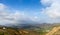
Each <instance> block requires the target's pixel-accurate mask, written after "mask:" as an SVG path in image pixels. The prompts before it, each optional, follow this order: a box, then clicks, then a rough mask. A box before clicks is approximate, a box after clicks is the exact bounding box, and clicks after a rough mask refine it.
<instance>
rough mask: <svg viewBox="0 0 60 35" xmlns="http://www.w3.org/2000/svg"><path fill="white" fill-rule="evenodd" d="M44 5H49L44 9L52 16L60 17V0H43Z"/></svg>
mask: <svg viewBox="0 0 60 35" xmlns="http://www.w3.org/2000/svg"><path fill="white" fill-rule="evenodd" d="M41 3H42V4H43V5H45V6H46V5H47V7H46V8H44V9H43V11H44V13H45V14H46V15H48V16H49V17H52V18H58V17H60V0H41Z"/></svg>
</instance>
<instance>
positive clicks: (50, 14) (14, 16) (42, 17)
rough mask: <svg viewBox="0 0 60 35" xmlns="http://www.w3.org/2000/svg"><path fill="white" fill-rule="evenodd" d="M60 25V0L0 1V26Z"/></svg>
mask: <svg viewBox="0 0 60 35" xmlns="http://www.w3.org/2000/svg"><path fill="white" fill-rule="evenodd" d="M21 23H33V24H34V23H60V0H0V25H5V24H21Z"/></svg>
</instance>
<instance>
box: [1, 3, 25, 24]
mask: <svg viewBox="0 0 60 35" xmlns="http://www.w3.org/2000/svg"><path fill="white" fill-rule="evenodd" d="M10 11H12V10H10V9H9V7H8V6H6V5H4V4H2V3H0V25H5V24H16V23H18V21H20V20H23V19H25V18H24V17H25V14H24V13H22V12H20V11H18V10H15V11H14V13H13V11H12V12H10Z"/></svg>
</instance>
